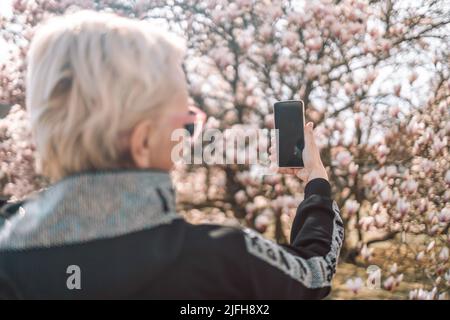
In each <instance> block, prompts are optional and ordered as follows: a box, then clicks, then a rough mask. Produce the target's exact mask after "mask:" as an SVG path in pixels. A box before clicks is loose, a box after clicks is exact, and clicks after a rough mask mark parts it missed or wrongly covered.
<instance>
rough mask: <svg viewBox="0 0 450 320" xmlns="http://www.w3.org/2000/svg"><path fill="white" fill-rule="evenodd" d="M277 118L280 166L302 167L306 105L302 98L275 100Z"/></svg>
mask: <svg viewBox="0 0 450 320" xmlns="http://www.w3.org/2000/svg"><path fill="white" fill-rule="evenodd" d="M273 113H274V118H275V129H278V130H276V142H277V156H278V166H279V167H282V168H302V167H303V166H304V165H303V158H302V152H303V148H304V147H305V136H304V130H303V129H304V125H305V106H304V104H303V101H301V100H286V101H278V102H275V104H274V106H273Z"/></svg>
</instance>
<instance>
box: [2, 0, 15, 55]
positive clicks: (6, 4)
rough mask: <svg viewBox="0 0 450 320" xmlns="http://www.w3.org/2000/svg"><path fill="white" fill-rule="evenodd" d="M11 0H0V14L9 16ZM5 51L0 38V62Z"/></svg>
mask: <svg viewBox="0 0 450 320" xmlns="http://www.w3.org/2000/svg"><path fill="white" fill-rule="evenodd" d="M11 2H12V0H0V16H10V15H11V14H12V8H11ZM6 53H7V49H6V43H5V42H4V41H3V40H2V39H1V38H0V62H1V61H2V60H3V59H4V58H5V55H6Z"/></svg>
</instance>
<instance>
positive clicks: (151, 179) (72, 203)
mask: <svg viewBox="0 0 450 320" xmlns="http://www.w3.org/2000/svg"><path fill="white" fill-rule="evenodd" d="M178 218H181V216H180V215H178V214H177V213H176V211H175V195H174V191H173V187H172V183H171V180H170V176H169V174H168V173H166V172H162V171H149V170H123V171H100V172H87V173H81V174H76V175H73V176H69V177H66V178H64V179H63V180H60V181H59V182H57V183H55V184H54V185H51V186H50V187H49V188H47V189H46V190H44V191H42V192H41V193H39V194H38V195H37V197H36V198H35V199H33V200H30V201H27V202H26V203H25V204H24V205H23V206H21V207H20V208H19V210H18V212H17V213H16V214H14V215H13V216H12V217H10V218H9V219H8V220H7V221H6V222H5V223H4V224H3V226H1V227H0V249H21V248H29V247H50V246H55V245H63V244H70V243H78V242H85V241H90V240H95V239H103V238H110V237H115V236H119V235H123V234H127V233H130V232H136V231H141V230H145V229H149V228H152V227H155V226H158V225H161V224H167V223H170V222H172V221H173V220H174V219H178Z"/></svg>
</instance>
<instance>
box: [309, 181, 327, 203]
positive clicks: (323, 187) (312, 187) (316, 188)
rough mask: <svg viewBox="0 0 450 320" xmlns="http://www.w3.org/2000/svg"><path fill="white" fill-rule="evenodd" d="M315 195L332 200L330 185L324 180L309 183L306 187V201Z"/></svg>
mask: <svg viewBox="0 0 450 320" xmlns="http://www.w3.org/2000/svg"><path fill="white" fill-rule="evenodd" d="M313 194H317V195H320V196H323V197H328V198H331V186H330V183H329V182H328V181H327V180H325V179H323V178H316V179H313V180H311V181H309V182H308V183H307V184H306V187H305V199H306V198H308V197H310V196H312V195H313Z"/></svg>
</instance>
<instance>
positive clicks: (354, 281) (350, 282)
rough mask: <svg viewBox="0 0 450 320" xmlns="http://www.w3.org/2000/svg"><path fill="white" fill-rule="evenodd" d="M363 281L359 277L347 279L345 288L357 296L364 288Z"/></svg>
mask: <svg viewBox="0 0 450 320" xmlns="http://www.w3.org/2000/svg"><path fill="white" fill-rule="evenodd" d="M363 284H364V282H363V280H362V279H361V278H359V277H357V278H350V279H347V281H346V282H345V286H346V287H347V289H348V290H350V291H352V292H353V293H354V294H357V293H358V291H359V290H361V288H362V287H363Z"/></svg>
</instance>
